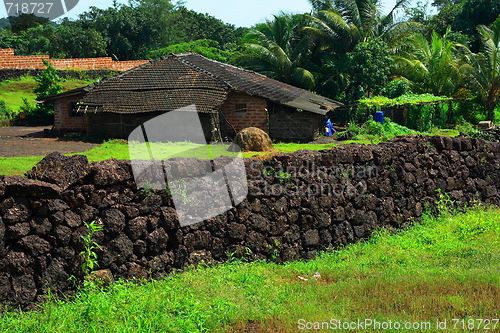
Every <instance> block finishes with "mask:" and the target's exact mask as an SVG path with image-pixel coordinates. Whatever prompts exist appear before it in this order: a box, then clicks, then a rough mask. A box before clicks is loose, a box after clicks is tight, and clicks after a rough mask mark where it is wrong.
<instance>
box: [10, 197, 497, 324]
mask: <svg viewBox="0 0 500 333" xmlns="http://www.w3.org/2000/svg"><path fill="white" fill-rule="evenodd" d="M499 214H500V209H499V208H491V207H485V206H482V207H476V208H472V209H470V210H469V211H468V212H466V213H461V214H458V215H451V214H449V213H446V212H445V213H444V214H443V215H441V216H440V217H438V218H434V217H430V216H426V217H425V218H424V220H423V222H422V223H421V224H417V225H414V226H413V227H411V228H410V229H408V230H406V231H401V232H399V233H396V234H393V233H391V232H389V231H386V230H381V231H379V232H377V233H376V234H375V235H374V237H372V238H370V239H369V240H367V241H364V242H360V243H357V244H352V245H349V246H346V247H345V248H343V249H339V250H337V251H334V252H331V253H327V254H321V255H320V256H319V257H318V258H317V259H314V260H310V261H297V262H291V263H286V264H283V265H277V264H274V263H268V262H264V261H260V262H252V263H246V262H241V261H240V260H237V259H234V258H233V259H231V258H230V259H229V262H227V263H225V264H221V265H218V266H214V267H198V268H196V269H195V268H191V269H188V270H186V271H184V272H182V273H179V274H175V275H171V276H168V277H167V278H166V279H164V280H160V281H152V282H148V283H143V284H140V285H134V284H131V283H125V282H119V283H117V284H115V285H113V286H111V287H110V288H109V290H107V291H99V290H96V289H92V288H88V289H86V290H82V291H81V292H79V293H78V294H77V295H76V296H75V297H74V298H72V299H69V300H66V301H63V300H55V299H51V300H50V301H49V302H48V303H46V304H45V305H43V306H41V308H40V309H39V310H37V311H32V312H27V313H19V312H6V313H4V314H2V315H0V331H2V332H37V333H39V332H40V333H42V332H101V333H105V332H244V331H245V328H246V327H247V325H249V326H251V327H253V328H254V329H256V330H255V332H300V331H315V332H326V331H330V330H327V329H326V325H327V324H324V323H323V322H328V323H330V324H331V323H333V324H335V322H334V321H332V320H340V321H342V322H348V323H351V322H357V321H358V320H361V321H363V322H364V320H365V319H370V320H376V321H378V322H379V323H383V322H389V321H392V323H393V325H394V324H395V323H396V322H398V323H399V324H400V325H403V326H402V327H405V326H404V325H417V326H419V328H420V329H411V331H414V332H450V331H453V332H468V331H470V329H468V328H467V325H471V324H470V323H474V327H475V328H476V329H475V330H476V331H484V330H483V328H485V326H484V325H485V324H487V322H486V321H483V322H480V321H479V319H484V320H485V319H489V320H490V323H489V328H490V330H489V331H491V332H495V331H497V332H498V331H499V330H500V323H498V321H496V322H495V321H491V320H492V319H496V318H498V316H499V314H498V309H499V308H500V297H498V295H499V293H500V223H499V217H498V216H499ZM316 272H318V273H319V274H320V275H321V277H320V278H319V279H318V280H316V279H314V278H313V277H312V276H313V274H315V273H316ZM298 276H301V277H304V278H307V279H308V280H307V281H303V280H301V279H300V278H299V277H298ZM445 320H446V325H447V330H440V329H437V328H436V322H437V321H440V322H444V321H445ZM471 320H473V321H472V322H471ZM249 323H250V324H249ZM427 323H429V324H427ZM315 325H319V326H318V327H321V325H323V328H324V329H323V330H306V329H301V328H307V327H315ZM328 325H329V324H328ZM372 325H373V321H372ZM427 325H429V326H427ZM478 325H482V326H480V327H481V329H478V328H479V326H478ZM494 326H496V327H495V329H493V327H494ZM424 327H425V328H427V327H430V329H424ZM463 327H465V329H464V328H463ZM469 327H470V326H469ZM368 328H373V326H372V327H368ZM453 328H455V329H453ZM343 331H344V330H343ZM345 331H351V332H354V331H358V332H359V331H362V330H360V329H354V330H345ZM369 331H379V332H381V331H383V332H398V331H399V330H394V329H393V330H391V329H383V330H382V329H379V330H377V329H370V330H369ZM406 331H410V330H406ZM252 332H253V331H252Z"/></svg>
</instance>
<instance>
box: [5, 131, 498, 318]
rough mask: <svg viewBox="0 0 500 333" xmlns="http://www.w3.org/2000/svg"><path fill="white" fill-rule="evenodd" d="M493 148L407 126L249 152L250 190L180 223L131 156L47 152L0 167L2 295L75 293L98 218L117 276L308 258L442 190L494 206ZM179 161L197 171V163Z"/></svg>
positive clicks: (429, 202)
mask: <svg viewBox="0 0 500 333" xmlns="http://www.w3.org/2000/svg"><path fill="white" fill-rule="evenodd" d="M499 153H500V143H490V142H483V141H481V140H476V139H467V138H444V137H426V136H407V137H399V138H396V139H394V140H391V141H389V142H387V143H382V144H379V145H369V146H364V145H357V144H350V145H345V146H340V147H337V148H334V149H329V150H322V151H298V152H295V153H292V154H281V155H277V156H274V157H273V158H272V159H271V160H269V161H264V162H261V161H256V160H252V159H245V161H244V162H245V167H246V172H247V183H248V186H249V193H248V196H247V198H246V199H245V200H244V201H243V202H242V203H240V204H239V205H238V206H237V207H235V208H232V209H230V210H229V211H226V212H225V213H223V214H221V215H219V216H217V217H214V218H211V219H209V220H206V221H203V222H201V223H198V224H195V225H191V226H186V227H180V225H179V222H178V219H177V213H176V211H175V209H174V205H173V200H172V197H171V195H169V194H168V193H167V192H165V191H145V190H142V189H138V188H137V184H136V183H135V181H134V179H133V175H132V169H131V164H130V162H129V161H118V160H114V159H111V160H106V161H102V162H93V163H88V162H87V159H86V157H84V156H75V157H64V156H62V155H60V154H58V153H53V154H51V155H49V156H48V157H46V158H45V159H44V160H42V162H40V163H39V164H38V165H37V167H36V168H34V169H33V170H32V171H30V172H28V173H27V178H25V177H19V176H12V177H7V176H0V300H1V301H2V302H4V303H11V304H15V305H21V306H23V307H24V308H27V309H29V308H30V306H31V305H30V304H33V303H34V302H38V301H42V300H43V296H44V294H45V293H46V291H47V290H48V288H50V290H51V292H52V293H68V292H72V290H71V287H72V286H71V284H70V281H69V280H68V278H69V277H70V276H72V275H73V276H75V277H77V278H78V279H82V278H83V277H82V269H81V267H82V257H81V256H80V255H79V253H80V251H82V249H83V242H82V239H81V236H82V235H85V234H86V233H87V232H88V231H87V228H86V227H85V226H84V224H83V222H84V221H97V222H98V223H101V224H102V225H103V226H104V230H103V231H100V232H97V233H96V234H95V235H94V239H95V241H96V242H97V243H98V244H100V246H101V249H100V250H99V251H98V257H99V269H100V270H101V271H100V273H102V274H104V275H111V274H112V275H113V276H114V278H126V279H131V278H139V279H140V278H149V277H152V278H160V277H162V276H164V275H165V274H168V273H170V272H171V271H173V270H175V269H180V268H183V267H186V266H187V265H190V264H196V263H199V262H200V261H204V262H205V263H217V262H222V261H224V260H226V259H227V258H228V253H234V255H235V256H237V257H247V258H248V259H269V260H274V261H276V262H283V261H289V260H297V259H309V258H313V257H314V255H315V253H316V252H317V251H321V250H325V249H330V248H334V247H337V246H340V245H342V244H347V243H351V242H355V241H357V240H359V239H362V238H365V237H368V236H370V234H371V232H372V231H373V230H375V229H378V228H381V227H389V228H394V229H397V228H404V227H405V226H407V225H408V224H409V223H411V222H417V221H418V220H419V219H420V217H421V215H422V212H423V210H424V209H426V207H428V208H429V209H430V208H432V207H433V205H434V204H435V202H436V200H438V199H439V195H440V193H444V192H446V193H447V194H448V195H449V196H450V198H451V199H452V200H456V201H458V202H464V203H466V202H472V201H482V202H486V203H491V204H498V203H499V201H500V196H499V190H500V154H499ZM177 162H178V166H179V168H178V169H179V170H185V171H186V172H188V171H189V173H194V174H196V173H197V172H198V171H200V170H197V168H198V166H200V165H202V163H198V162H196V160H192V159H182V158H179V159H178V160H177ZM439 189H440V190H441V191H437V190H439Z"/></svg>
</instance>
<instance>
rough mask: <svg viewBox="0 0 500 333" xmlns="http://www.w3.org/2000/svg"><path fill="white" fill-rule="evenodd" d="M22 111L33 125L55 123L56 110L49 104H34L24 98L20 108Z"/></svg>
mask: <svg viewBox="0 0 500 333" xmlns="http://www.w3.org/2000/svg"><path fill="white" fill-rule="evenodd" d="M19 111H20V113H22V114H24V115H25V116H26V121H27V123H28V124H29V125H32V126H45V125H52V124H53V123H54V110H51V109H49V108H47V106H45V105H44V106H41V105H39V104H38V105H33V104H30V102H28V99H27V98H23V105H22V106H21V107H20V108H19Z"/></svg>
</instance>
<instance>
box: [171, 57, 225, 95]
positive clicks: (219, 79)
mask: <svg viewBox="0 0 500 333" xmlns="http://www.w3.org/2000/svg"><path fill="white" fill-rule="evenodd" d="M185 55H199V54H197V53H193V52H188V53H180V54H173V53H172V54H171V55H170V56H172V58H174V59H175V60H177V61H179V62H180V63H181V64H183V65H185V66H188V67H190V68H192V69H194V70H195V71H197V72H199V73H201V74H204V75H206V76H208V77H209V78H211V79H214V80H216V81H218V82H222V83H224V84H225V85H226V87H227V88H231V89H234V87H233V86H232V85H231V84H230V83H229V82H227V81H225V80H223V79H221V78H220V77H219V76H217V75H215V74H213V73H211V72H209V71H207V70H206V69H203V68H201V67H198V66H196V65H195V64H193V63H191V62H189V61H188V60H186V59H183V58H181V57H182V56H185ZM199 56H201V55H199ZM202 57H203V56H202ZM204 58H205V57H204ZM206 59H208V58H206Z"/></svg>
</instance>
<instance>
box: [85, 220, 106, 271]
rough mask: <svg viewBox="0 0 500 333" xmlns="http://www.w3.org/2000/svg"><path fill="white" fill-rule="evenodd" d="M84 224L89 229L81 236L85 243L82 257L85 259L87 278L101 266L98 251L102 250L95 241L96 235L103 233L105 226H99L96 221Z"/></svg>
mask: <svg viewBox="0 0 500 333" xmlns="http://www.w3.org/2000/svg"><path fill="white" fill-rule="evenodd" d="M83 223H84V225H85V227H86V228H87V233H86V234H85V235H82V236H81V238H82V241H83V251H81V252H80V255H81V256H82V258H83V263H82V271H83V274H84V275H85V276H87V275H88V274H90V273H92V272H93V271H94V269H95V268H97V267H98V266H99V265H98V260H97V259H98V257H97V252H96V250H97V249H100V248H101V247H100V246H99V244H97V243H96V242H95V241H94V235H95V233H96V232H98V231H101V230H102V229H103V226H102V225H100V224H97V223H96V221H91V222H88V223H87V222H83Z"/></svg>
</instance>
